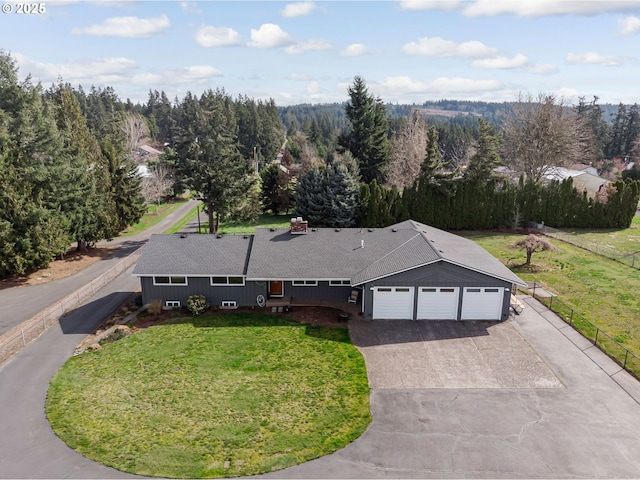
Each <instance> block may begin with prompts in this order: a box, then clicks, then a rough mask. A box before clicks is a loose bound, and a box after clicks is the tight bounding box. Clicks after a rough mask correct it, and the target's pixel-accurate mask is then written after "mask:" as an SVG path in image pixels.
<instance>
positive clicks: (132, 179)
mask: <svg viewBox="0 0 640 480" xmlns="http://www.w3.org/2000/svg"><path fill="white" fill-rule="evenodd" d="M100 148H101V150H102V155H103V156H104V159H105V162H106V169H107V172H108V175H109V177H108V178H109V193H108V202H110V205H111V206H112V208H114V211H115V221H113V222H112V225H111V231H108V232H106V235H105V236H106V237H107V238H111V237H114V236H116V235H117V234H118V233H120V232H121V231H122V230H124V229H125V228H127V227H129V226H131V225H133V224H135V223H137V222H138V221H139V220H140V218H142V215H144V212H145V211H146V209H147V206H146V203H145V200H144V197H143V195H142V177H140V175H139V174H138V167H137V165H136V164H135V163H134V162H133V161H132V160H131V159H129V157H128V156H127V153H126V152H125V148H124V143H123V141H122V140H118V139H117V137H116V138H114V137H112V136H107V137H105V138H104V139H103V140H102V141H101V142H100Z"/></svg>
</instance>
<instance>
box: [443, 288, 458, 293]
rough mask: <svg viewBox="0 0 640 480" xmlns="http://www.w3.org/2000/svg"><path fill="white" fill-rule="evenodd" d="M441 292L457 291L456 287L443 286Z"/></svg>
mask: <svg viewBox="0 0 640 480" xmlns="http://www.w3.org/2000/svg"><path fill="white" fill-rule="evenodd" d="M440 291H441V292H446V293H453V292H455V291H456V289H455V288H441V289H440Z"/></svg>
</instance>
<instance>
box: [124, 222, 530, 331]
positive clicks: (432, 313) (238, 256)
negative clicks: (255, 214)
mask: <svg viewBox="0 0 640 480" xmlns="http://www.w3.org/2000/svg"><path fill="white" fill-rule="evenodd" d="M133 275H136V276H138V277H140V281H141V286H142V297H143V302H144V303H149V302H150V301H152V300H156V299H159V300H162V302H163V304H164V305H165V306H183V305H186V302H187V299H188V298H189V296H191V295H195V294H202V295H204V296H205V297H206V298H207V301H208V302H209V303H210V304H212V305H217V306H220V307H231V308H232V307H241V306H242V307H246V306H253V307H264V306H266V307H269V306H270V305H310V304H311V305H312V304H317V305H320V304H323V305H327V304H332V305H333V306H337V307H338V308H339V307H340V306H344V307H348V306H349V305H353V303H355V306H356V307H357V308H358V310H359V311H360V312H361V313H362V316H363V317H364V318H366V319H425V320H504V319H506V318H508V316H509V305H510V297H511V293H512V291H513V288H514V285H520V286H526V283H524V282H523V281H522V280H521V279H519V278H518V277H517V276H516V275H514V274H513V273H512V272H511V271H510V270H509V269H508V268H507V267H505V266H504V265H503V264H502V263H500V262H499V261H498V260H497V259H496V258H494V257H493V256H491V255H490V254H489V253H488V252H487V251H486V250H484V249H483V248H482V247H480V246H479V245H478V244H477V243H475V242H473V241H471V240H468V239H465V238H462V237H459V236H457V235H454V234H451V233H448V232H445V231H443V230H438V229H436V228H433V227H429V226H427V225H423V224H421V223H418V222H415V221H412V220H408V221H405V222H402V223H398V224H396V225H392V226H390V227H387V228H370V229H367V228H343V229H333V228H307V222H305V221H302V219H300V218H297V219H292V223H291V228H290V229H284V228H278V229H266V228H257V229H256V233H255V234H254V235H153V236H152V237H151V239H150V241H149V243H148V244H147V246H146V247H145V248H144V251H143V253H142V256H141V258H140V260H139V261H138V263H137V265H136V267H135V269H134V271H133ZM349 301H351V302H353V303H351V304H350V303H349Z"/></svg>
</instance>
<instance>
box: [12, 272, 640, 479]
mask: <svg viewBox="0 0 640 480" xmlns="http://www.w3.org/2000/svg"><path fill="white" fill-rule="evenodd" d="M136 287H137V282H136V281H135V279H132V278H131V277H130V276H129V275H128V272H125V273H123V274H122V276H121V277H119V278H118V280H117V281H115V282H112V283H111V284H110V285H109V286H108V287H105V289H104V290H102V291H101V292H100V294H99V295H98V296H97V297H96V298H94V299H92V301H91V302H89V303H87V304H86V305H85V306H83V307H82V308H81V309H79V310H78V311H76V312H74V313H73V314H71V315H69V316H68V317H67V318H66V319H65V320H64V321H63V322H62V325H61V326H60V327H59V328H58V327H53V328H51V329H50V330H49V331H48V332H47V333H46V334H45V335H43V336H42V337H40V338H39V339H38V340H36V341H35V342H34V343H32V344H31V345H29V346H28V347H27V348H25V349H24V350H23V351H22V352H20V353H19V354H18V355H16V356H15V357H14V358H13V359H12V360H10V361H9V362H8V363H7V364H5V365H4V366H3V367H0V405H1V406H2V422H0V478H125V477H128V476H127V475H125V474H123V473H120V472H117V471H115V470H112V469H109V468H106V467H103V466H101V465H98V464H96V463H94V462H91V461H89V460H87V459H85V458H83V457H82V456H80V455H79V454H77V453H76V452H75V451H73V450H71V449H70V448H68V447H66V446H65V445H64V444H63V443H62V442H61V441H60V440H58V439H57V437H55V435H54V434H53V433H52V431H51V429H50V427H49V425H48V423H47V421H46V418H45V416H44V414H43V408H44V398H45V395H46V391H47V387H48V384H49V381H50V378H51V376H52V375H53V374H54V372H55V371H56V370H57V369H58V368H59V366H60V365H61V364H62V363H63V362H64V361H65V359H66V358H67V357H68V356H69V355H71V353H72V351H73V348H74V346H75V345H76V344H77V343H79V342H80V340H81V339H82V338H83V337H84V335H85V333H86V332H88V331H89V330H90V329H91V327H93V326H94V325H95V324H97V323H98V322H99V321H100V320H101V319H102V318H103V317H104V316H106V315H107V314H108V312H110V311H111V310H112V309H113V308H114V306H115V305H117V304H118V303H119V302H120V301H121V300H122V299H123V298H125V297H126V295H127V294H128V292H129V291H131V290H133V289H134V288H136ZM526 303H527V308H526V309H525V312H524V313H523V315H521V316H519V317H516V320H515V321H514V322H513V325H514V328H515V329H516V330H517V331H518V332H519V334H520V335H522V337H523V339H524V341H526V342H527V343H528V344H529V345H530V346H531V348H532V349H533V350H534V351H535V352H536V353H537V354H538V355H539V356H540V358H541V359H542V360H543V361H544V362H545V363H546V365H547V366H548V367H549V368H550V369H551V370H552V371H553V372H554V374H555V375H556V376H557V378H558V379H560V380H561V381H562V384H563V387H560V388H462V389H461V388H436V389H433V388H432V389H376V390H373V391H372V394H371V411H372V416H373V423H372V424H371V425H370V427H369V428H368V430H367V431H366V432H365V433H364V435H363V436H362V437H360V438H359V439H357V440H356V441H354V442H353V443H352V444H351V445H349V446H347V447H346V448H344V449H342V450H340V451H338V452H336V453H334V454H332V455H328V456H326V457H322V458H319V459H317V460H314V461H311V462H308V463H305V464H302V465H299V466H296V467H293V468H289V469H287V470H282V471H278V472H274V473H273V474H267V475H264V477H267V478H469V477H472V478H488V477H490V478H576V477H577V478H637V477H640V456H639V455H638V445H640V403H638V402H639V401H640V384H638V382H637V381H636V380H634V379H632V378H631V377H630V376H629V375H628V374H626V372H620V371H619V370H620V368H619V367H618V366H617V365H616V364H615V363H613V362H612V361H611V360H609V359H608V358H607V357H606V356H604V355H603V354H602V353H600V352H599V351H598V350H597V349H595V348H594V347H593V346H592V345H591V344H590V343H589V342H587V341H586V340H585V339H583V338H582V337H580V336H579V335H578V334H576V333H575V332H574V331H573V330H572V329H571V328H570V327H568V326H566V325H565V324H564V323H563V322H562V321H561V320H559V319H558V318H557V317H555V315H553V314H551V313H550V312H548V311H545V310H544V309H543V308H542V307H541V306H540V304H539V303H538V302H536V301H534V300H526ZM372 325H373V324H372ZM373 327H374V328H376V326H375V325H373ZM413 340H415V341H424V339H422V340H421V339H407V340H406V341H408V342H411V341H413ZM437 341H438V342H442V343H441V344H440V345H439V346H438V347H439V348H442V349H444V350H443V354H448V355H451V356H452V358H453V359H455V354H456V352H455V351H450V352H446V351H445V350H446V344H447V342H448V340H447V339H446V338H443V339H440V340H437ZM384 347H385V346H384V345H382V346H381V348H384ZM425 348H429V345H428V343H425ZM454 363H455V362H454ZM402 366H403V363H402V357H401V356H400V357H399V358H398V363H397V365H395V366H394V365H389V368H398V367H400V368H402ZM519 368H526V366H525V367H519ZM440 373H441V374H443V375H446V371H444V370H443V371H441V372H440ZM627 392H629V393H627Z"/></svg>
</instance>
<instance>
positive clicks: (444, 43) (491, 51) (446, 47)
mask: <svg viewBox="0 0 640 480" xmlns="http://www.w3.org/2000/svg"><path fill="white" fill-rule="evenodd" d="M402 51H403V52H404V53H406V54H407V55H422V56H425V57H476V58H477V57H487V56H491V55H495V54H496V52H497V50H496V49H495V48H491V47H487V46H486V45H485V44H483V43H482V42H478V41H475V40H474V41H470V42H463V43H456V42H453V41H451V40H445V39H443V38H441V37H424V38H421V39H419V40H418V42H409V43H407V44H405V45H403V47H402Z"/></svg>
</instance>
